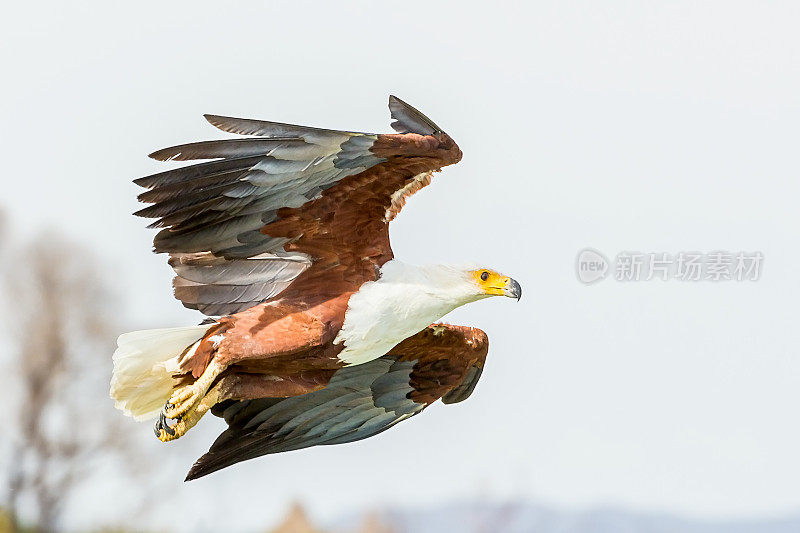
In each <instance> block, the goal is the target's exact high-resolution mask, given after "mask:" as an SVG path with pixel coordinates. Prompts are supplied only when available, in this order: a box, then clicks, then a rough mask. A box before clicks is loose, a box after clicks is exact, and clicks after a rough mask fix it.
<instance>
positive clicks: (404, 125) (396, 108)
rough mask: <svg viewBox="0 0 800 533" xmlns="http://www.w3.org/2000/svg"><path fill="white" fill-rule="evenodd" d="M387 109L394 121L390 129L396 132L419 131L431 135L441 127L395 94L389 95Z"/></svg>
mask: <svg viewBox="0 0 800 533" xmlns="http://www.w3.org/2000/svg"><path fill="white" fill-rule="evenodd" d="M389 111H390V112H391V114H392V118H393V119H394V122H392V129H394V130H395V131H396V132H397V133H419V134H420V135H433V134H435V133H439V132H441V131H442V129H441V128H440V127H439V126H437V125H436V124H434V122H433V121H432V120H431V119H429V118H428V117H426V116H425V115H423V114H422V113H420V112H419V110H418V109H416V108H415V107H412V106H410V105H408V104H407V103H405V102H404V101H402V100H400V99H399V98H398V97H396V96H390V97H389Z"/></svg>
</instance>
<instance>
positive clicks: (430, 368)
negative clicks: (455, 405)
mask: <svg viewBox="0 0 800 533" xmlns="http://www.w3.org/2000/svg"><path fill="white" fill-rule="evenodd" d="M487 351H488V341H487V338H486V334H485V333H484V332H482V331H480V330H478V329H473V328H467V327H463V326H451V325H447V324H436V325H433V326H429V327H428V328H426V329H425V330H423V331H421V332H420V333H418V334H417V335H414V336H413V337H410V338H408V339H406V340H405V341H403V342H402V343H400V344H398V345H397V346H396V347H395V348H394V349H392V351H391V352H390V353H389V354H387V355H385V356H383V357H380V358H378V359H374V360H372V361H370V362H368V363H364V364H361V365H355V366H349V367H345V368H342V369H340V370H338V371H337V372H336V373H335V374H334V375H333V377H332V378H331V380H330V382H329V383H328V385H327V387H325V388H324V389H322V390H319V391H316V392H311V393H308V394H304V395H301V396H294V397H291V398H262V399H259V400H247V401H228V402H224V403H222V404H220V405H218V406H216V407H215V408H214V410H213V411H212V412H213V413H214V414H216V415H218V416H222V417H223V418H225V420H226V422H227V423H228V426H229V427H228V429H227V430H226V431H225V432H223V433H222V435H220V436H219V438H218V439H217V440H216V442H214V444H213V445H212V446H211V449H210V450H209V452H208V453H206V454H205V455H203V456H202V457H201V458H200V459H199V460H198V461H197V462H196V463H195V464H194V466H193V467H192V469H191V470H190V471H189V475H188V476H187V479H195V478H198V477H201V476H205V475H207V474H210V473H212V472H215V471H217V470H219V469H221V468H225V467H227V466H230V465H232V464H235V463H238V462H240V461H245V460H248V459H253V458H255V457H259V456H261V455H267V454H273V453H279V452H285V451H289V450H298V449H301V448H308V447H311V446H317V445H328V444H341V443H345V442H352V441H356V440H361V439H365V438H367V437H371V436H373V435H376V434H378V433H380V432H382V431H385V430H386V429H389V428H390V427H392V426H393V425H395V424H397V423H398V422H400V421H402V420H405V419H407V418H410V417H412V416H414V415H416V414H417V413H419V412H421V411H422V410H423V409H425V407H427V406H428V405H430V404H431V403H433V402H435V401H436V400H438V399H439V398H442V397H443V396H447V395H448V394H453V393H456V394H457V395H459V399H458V400H455V401H460V400H463V399H465V398H466V396H468V395H469V394H466V395H464V394H462V393H459V392H458V391H460V390H464V387H465V386H466V388H468V389H469V391H470V392H471V390H472V389H473V388H474V386H475V384H474V381H476V380H477V378H475V377H474V376H475V374H474V373H473V372H472V369H473V368H476V367H478V368H480V367H482V366H483V363H484V360H485V358H486V353H487ZM450 403H452V402H450Z"/></svg>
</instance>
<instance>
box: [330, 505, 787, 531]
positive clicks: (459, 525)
mask: <svg viewBox="0 0 800 533" xmlns="http://www.w3.org/2000/svg"><path fill="white" fill-rule="evenodd" d="M377 518H378V520H379V521H380V523H382V524H385V526H386V527H388V528H390V529H391V531H394V532H395V533H440V532H442V531H460V532H474V533H533V532H535V533H676V532H680V533H797V532H798V531H800V514H798V515H795V516H788V517H785V518H781V519H768V520H741V521H724V522H706V521H699V520H692V519H688V518H682V517H679V516H676V515H667V514H657V513H633V512H628V511H623V510H615V509H596V510H588V511H568V510H556V509H553V508H550V507H547V506H543V505H537V504H533V503H506V504H485V503H475V502H463V503H455V504H450V505H444V506H440V507H431V508H428V509H390V510H386V511H384V512H381V513H378V515H377ZM362 521H363V516H362V515H354V516H352V517H349V518H345V519H344V520H342V521H341V522H339V523H338V524H335V525H333V526H332V527H331V528H330V531H333V532H335V533H345V532H349V531H354V530H356V528H357V526H358V524H360V523H362Z"/></svg>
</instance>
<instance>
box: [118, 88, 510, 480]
mask: <svg viewBox="0 0 800 533" xmlns="http://www.w3.org/2000/svg"><path fill="white" fill-rule="evenodd" d="M389 109H390V111H391V115H392V118H393V119H394V122H393V123H392V128H393V129H394V130H395V131H396V132H397V133H395V134H369V133H354V132H348V131H336V130H326V129H319V128H311V127H305V126H294V125H290V124H282V123H277V122H265V121H261V120H250V119H240V118H230V117H222V116H216V115H206V119H207V120H208V121H209V122H210V123H211V124H213V125H214V126H216V127H217V128H219V129H221V130H223V131H225V132H229V133H233V134H238V135H240V137H236V138H232V139H226V140H218V141H207V142H196V143H190V144H183V145H179V146H173V147H171V148H165V149H163V150H158V151H157V152H154V153H152V154H150V157H152V158H154V159H157V160H160V161H167V160H176V161H188V160H209V161H206V162H203V163H199V164H194V165H190V166H184V167H181V168H177V169H173V170H167V171H165V172H160V173H158V174H153V175H151V176H147V177H144V178H139V179H137V180H135V183H136V184H138V185H140V186H142V187H144V188H146V189H147V191H145V192H143V193H142V194H140V195H139V200H140V201H142V202H146V203H150V204H152V205H150V206H148V207H146V208H144V209H142V210H141V211H138V212H137V213H136V214H137V215H139V216H142V217H148V218H153V219H156V221H155V222H153V223H152V224H151V227H153V228H163V229H161V231H159V232H158V234H157V235H156V236H155V239H154V248H155V252H156V253H168V254H169V264H170V265H171V266H172V268H173V269H174V270H175V274H176V276H175V279H174V283H173V285H174V289H175V296H176V298H178V299H179V300H180V301H181V302H183V305H185V306H186V307H189V308H191V309H197V310H199V311H201V312H202V313H204V314H206V315H209V316H210V317H212V318H209V319H207V320H206V321H205V322H203V323H202V324H201V325H199V326H190V327H180V328H170V329H156V330H147V331H135V332H132V333H126V334H124V335H122V336H120V338H119V340H118V348H117V350H116V352H115V353H114V373H113V377H112V379H111V397H112V398H113V399H114V400H115V404H116V407H117V408H119V409H120V410H122V411H123V412H124V413H125V414H126V415H130V416H133V417H135V418H136V419H139V420H143V419H148V418H157V421H156V423H155V432H156V435H157V437H158V438H159V439H160V440H162V441H165V442H166V441H170V440H174V439H177V438H179V437H181V436H182V435H184V434H185V433H186V432H187V431H188V430H189V429H190V428H191V427H193V426H194V425H195V424H196V423H197V422H198V420H199V419H200V418H201V417H202V416H203V415H204V414H205V413H206V412H207V411H209V410H211V412H212V413H213V414H215V415H217V416H221V417H223V418H224V419H225V421H226V422H227V423H228V426H229V427H228V429H227V430H226V431H224V432H223V433H222V435H220V437H219V438H218V439H217V440H216V442H214V444H213V446H212V447H211V449H210V450H209V452H208V453H206V454H205V455H203V456H202V457H201V458H200V459H199V460H198V461H197V462H196V463H195V465H194V466H193V467H192V469H191V471H190V472H189V475H188V477H187V479H194V478H197V477H200V476H204V475H206V474H209V473H211V472H214V471H216V470H219V469H221V468H225V467H226V466H230V465H232V464H234V463H237V462H240V461H244V460H247V459H251V458H254V457H258V456H261V455H265V454H271V453H278V452H283V451H287V450H296V449H300V448H306V447H309V446H316V445H321V444H338V443H343V442H350V441H355V440H359V439H363V438H366V437H370V436H372V435H375V434H377V433H379V432H381V431H383V430H385V429H388V428H389V427H391V426H393V425H394V424H396V423H398V422H400V421H401V420H404V419H406V418H409V417H411V416H414V415H415V414H417V413H419V412H421V411H422V410H423V409H424V408H425V407H426V406H428V405H430V404H431V403H433V402H435V401H436V400H439V399H441V400H442V401H443V402H445V403H452V402H459V401H461V400H463V399H465V398H467V397H468V396H469V395H470V394H471V392H472V390H473V388H474V387H475V384H476V382H477V381H478V378H479V377H480V374H481V370H482V368H483V364H484V360H485V357H486V353H487V350H488V341H487V337H486V334H485V333H484V332H483V331H481V330H478V329H474V328H469V327H462V326H452V325H448V324H434V322H436V321H437V320H439V319H440V318H441V317H442V316H444V315H445V314H447V313H449V312H450V311H452V310H453V309H455V308H457V307H459V306H461V305H464V304H466V303H468V302H474V301H476V300H480V299H482V298H487V297H489V296H508V297H511V298H516V299H519V298H520V296H521V294H522V290H521V288H520V285H519V283H517V282H516V281H514V280H513V279H511V278H509V277H507V276H504V275H502V274H499V273H498V272H496V271H494V270H491V269H489V268H481V267H454V266H445V265H427V266H414V265H409V264H405V263H402V262H400V261H398V260H397V259H394V255H393V253H392V249H391V247H390V245H389V229H388V228H389V222H390V221H391V220H392V219H393V218H394V217H395V216H396V215H397V214H398V213H399V211H400V210H401V209H402V207H403V204H404V203H405V201H406V199H407V198H408V197H409V196H411V195H412V194H414V193H415V192H417V191H418V190H420V189H422V188H423V187H425V186H426V185H428V184H429V183H430V181H431V177H432V176H433V173H434V172H437V171H439V170H440V169H441V168H442V167H444V166H447V165H452V164H454V163H457V162H458V161H459V160H460V159H461V150H459V148H458V146H457V145H456V143H455V142H454V141H453V139H452V138H451V137H450V136H449V135H448V134H446V133H445V132H444V131H442V130H441V129H440V128H439V127H438V126H437V125H436V124H434V123H433V122H432V121H431V120H430V119H428V118H427V117H426V116H424V115H423V114H422V113H420V112H419V111H418V110H416V109H415V108H413V107H411V106H410V105H408V104H406V103H405V102H403V101H402V100H400V99H399V98H395V97H393V96H392V97H390V98H389Z"/></svg>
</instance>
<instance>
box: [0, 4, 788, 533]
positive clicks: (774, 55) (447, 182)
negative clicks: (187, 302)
mask: <svg viewBox="0 0 800 533" xmlns="http://www.w3.org/2000/svg"><path fill="white" fill-rule="evenodd" d="M799 23H800V8H799V7H798V6H797V4H796V3H794V2H769V3H765V2H759V3H756V2H737V1H725V2H722V1H712V2H700V3H698V2H689V1H676V2H669V3H662V2H627V1H605V2H569V3H565V2H556V1H553V2H542V1H535V2H508V3H486V2H466V1H462V2H452V3H447V2H415V1H411V0H406V1H403V2H382V3H375V2H336V3H322V2H318V3H291V2H225V3H222V2H207V1H195V2H170V3H163V2H159V3H156V2H137V3H135V4H130V7H125V6H123V4H117V3H110V2H88V3H67V2H24V3H23V2H17V3H13V4H10V5H7V6H5V9H4V15H3V17H2V19H1V20H0V42H2V46H0V67H1V68H2V73H3V78H4V79H5V82H3V84H2V85H0V116H2V119H3V126H2V128H0V146H2V151H3V154H2V155H3V165H2V170H1V171H0V180H2V184H3V187H2V191H3V192H2V196H1V197H0V211H2V224H0V266H1V267H2V284H1V285H0V286H1V287H2V294H1V295H0V296H2V302H3V304H4V313H3V316H4V318H3V320H2V325H0V376H2V377H0V379H1V380H2V382H1V383H2V386H0V401H2V405H3V409H1V410H0V435H2V439H0V474H1V476H0V483H2V485H0V488H2V492H1V493H0V494H1V495H2V498H1V499H0V508H1V509H2V512H0V530H10V531H14V530H17V531H101V530H102V531H177V532H183V531H220V530H223V531H243V532H248V531H282V532H294V533H301V532H309V531H326V532H343V533H344V532H355V531H361V532H362V533H367V532H378V531H381V532H386V531H395V532H405V531H413V532H420V531H422V532H425V531H503V532H506V531H508V532H511V531H514V532H517V531H518V532H523V531H536V532H551V531H559V532H568V533H584V532H590V531H591V532H598V531H608V532H616V531H631V532H671V531H691V532H702V533H709V532H712V531H713V532H722V531H725V532H728V531H738V532H740V533H743V532H778V531H780V532H784V531H785V532H789V531H798V530H800V454H799V453H798V450H799V449H800V425H798V423H797V408H798V406H799V405H800V388H799V387H798V384H799V383H800V358H799V357H798V354H797V347H798V345H800V342H798V341H800V328H798V327H797V325H796V318H797V302H798V301H800V282H799V280H800V278H799V277H798V266H800V246H798V239H797V236H798V225H799V224H800V210H798V207H797V198H798V193H800V187H799V186H798V170H800V162H799V160H798V157H797V154H798V150H797V146H798V141H799V140H800V136H799V134H798V132H799V131H800V130H798V123H800V37H798V33H797V28H798V24H799ZM390 93H391V94H396V95H397V96H399V97H401V98H403V99H404V100H406V101H408V102H409V103H411V104H412V105H414V106H416V107H418V108H420V109H421V110H422V111H423V112H424V113H426V114H427V115H429V116H430V117H431V118H432V119H433V120H434V121H436V122H437V123H438V124H440V125H441V126H442V127H443V128H444V129H445V130H446V131H447V132H448V133H450V134H451V135H452V136H453V138H454V139H455V140H456V141H457V142H458V144H459V145H460V147H461V148H462V150H463V151H464V159H463V161H462V162H461V163H460V164H459V165H457V166H455V167H451V168H447V169H446V170H445V171H444V172H442V173H441V174H438V175H437V176H436V178H435V179H434V183H433V185H432V186H431V187H429V188H427V189H426V190H425V191H424V192H423V193H422V194H420V195H417V196H415V197H414V198H413V199H411V200H410V201H409V203H408V205H407V206H406V208H405V209H404V211H403V214H402V215H401V216H400V217H398V219H397V220H396V221H395V222H394V223H393V225H392V242H393V247H394V250H395V253H396V255H397V256H399V257H401V258H403V260H405V261H408V262H414V263H431V262H452V263H458V262H463V261H471V262H478V263H482V264H487V265H491V266H493V267H495V268H497V269H498V270H501V271H503V272H505V273H508V274H509V275H512V276H514V277H515V278H516V279H518V280H519V281H520V282H521V283H522V285H523V286H524V288H525V297H524V298H523V300H522V301H521V302H520V303H519V304H514V303H512V302H509V301H493V300H490V301H486V302H482V303H479V304H475V305H471V306H467V307H465V308H462V309H459V310H457V311H456V312H454V313H453V314H452V315H453V316H448V317H447V320H448V321H449V322H452V323H457V324H468V325H474V326H478V327H480V328H482V329H484V330H485V331H486V332H487V333H488V334H489V336H490V339H491V350H490V354H489V359H488V360H487V367H486V370H485V372H484V374H483V378H482V379H481V382H480V384H479V385H478V387H477V390H476V393H475V394H474V395H473V396H472V397H471V398H470V399H469V401H467V402H464V403H462V404H457V405H452V406H441V405H434V406H433V407H432V408H430V409H429V410H427V411H426V413H425V414H424V415H423V416H420V417H416V418H414V419H413V420H411V421H409V422H407V423H404V424H401V425H399V426H397V427H396V428H393V429H392V430H391V431H388V432H385V433H383V434H381V435H379V436H377V437H375V438H371V439H368V440H365V441H362V442H358V443H354V444H349V445H342V446H331V447H320V448H314V449H308V450H302V451H298V452H291V453H287V454H281V455H278V456H271V457H266V458H261V459H258V460H255V461H249V462H246V463H242V464H238V465H235V466H234V467H232V468H228V469H225V470H224V471H222V472H219V473H217V474H214V475H212V476H209V477H207V478H203V479H201V480H198V481H194V482H191V483H183V481H182V480H183V478H184V475H185V473H186V471H187V470H188V468H189V466H190V465H191V464H192V462H193V461H194V460H195V459H196V458H197V457H198V456H199V455H200V454H202V453H203V452H204V451H205V450H206V449H207V447H208V446H209V445H210V443H211V442H212V440H213V439H214V437H215V436H216V435H217V434H218V433H219V432H220V431H221V429H222V427H223V424H222V423H221V422H220V421H219V420H217V419H213V417H206V418H205V419H204V420H203V421H202V423H201V424H200V425H199V426H198V427H197V428H196V429H194V430H193V431H192V433H191V435H190V436H189V437H188V438H185V439H181V440H179V441H176V442H173V443H170V444H168V445H165V444H162V443H160V442H158V441H157V440H156V439H155V438H154V437H153V435H152V431H151V427H150V425H149V424H137V423H135V422H133V421H132V420H130V419H127V418H125V417H123V416H122V415H121V414H120V413H118V412H116V411H115V410H114V409H113V405H112V403H111V401H110V400H109V399H108V394H107V389H108V380H109V377H110V371H111V354H112V352H113V349H114V341H115V339H116V336H117V335H118V334H120V333H122V332H124V331H129V330H133V329H144V328H152V327H169V326H179V325H190V324H194V323H197V322H199V321H200V320H201V319H202V317H201V315H200V314H199V313H197V312H194V311H190V310H186V309H184V308H182V307H181V305H180V303H179V302H177V301H176V300H174V299H173V298H172V295H171V285H170V280H171V275H172V274H171V270H170V268H169V267H168V265H167V264H166V260H165V258H164V257H161V256H155V255H153V254H151V253H150V251H149V250H150V248H151V240H152V237H153V233H154V232H153V231H152V230H147V229H145V226H146V224H147V222H146V221H144V220H143V219H137V218H135V217H133V216H131V213H132V212H133V211H135V210H136V209H138V206H137V202H136V195H137V194H138V192H139V190H138V189H137V187H136V186H135V185H134V184H133V183H131V180H132V179H133V178H136V177H140V176H144V175H147V174H151V173H154V172H156V171H159V170H163V169H165V168H169V167H168V166H165V165H170V164H169V163H168V164H164V163H157V162H155V161H151V160H149V159H147V158H146V154H148V153H150V152H151V151H153V150H155V149H157V148H162V147H164V146H170V145H174V144H178V143H182V142H189V141H193V140H205V139H211V138H223V137H225V134H223V133H221V132H219V131H217V130H215V129H214V128H213V127H211V126H210V125H208V124H207V123H206V122H205V121H204V120H203V118H202V114H203V113H216V114H222V115H231V116H242V117H252V118H261V119H266V120H275V121H282V122H291V123H299V124H307V125H313V126H320V127H330V128H338V129H348V130H354V131H374V132H386V131H389V127H388V125H389V117H388V110H387V108H386V101H387V96H388V94H390ZM586 247H592V248H595V249H597V250H600V251H603V252H604V253H605V254H606V255H608V256H610V257H613V256H614V255H615V254H617V253H619V252H622V251H626V250H638V251H641V252H666V253H678V252H680V251H692V250H693V251H701V252H710V251H713V250H729V251H732V252H738V251H747V252H756V251H758V252H761V253H762V254H763V256H764V263H763V265H762V272H761V276H760V279H759V280H758V281H750V282H730V281H729V282H718V283H714V282H710V281H702V282H694V283H681V282H678V281H675V280H671V281H660V280H651V281H641V282H631V283H621V282H617V281H614V280H613V279H607V280H604V281H602V282H599V283H597V284H594V285H591V286H587V285H584V284H582V283H580V282H579V281H578V279H577V277H576V273H575V258H576V256H577V254H578V252H579V251H580V250H582V249H583V248H586Z"/></svg>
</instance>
